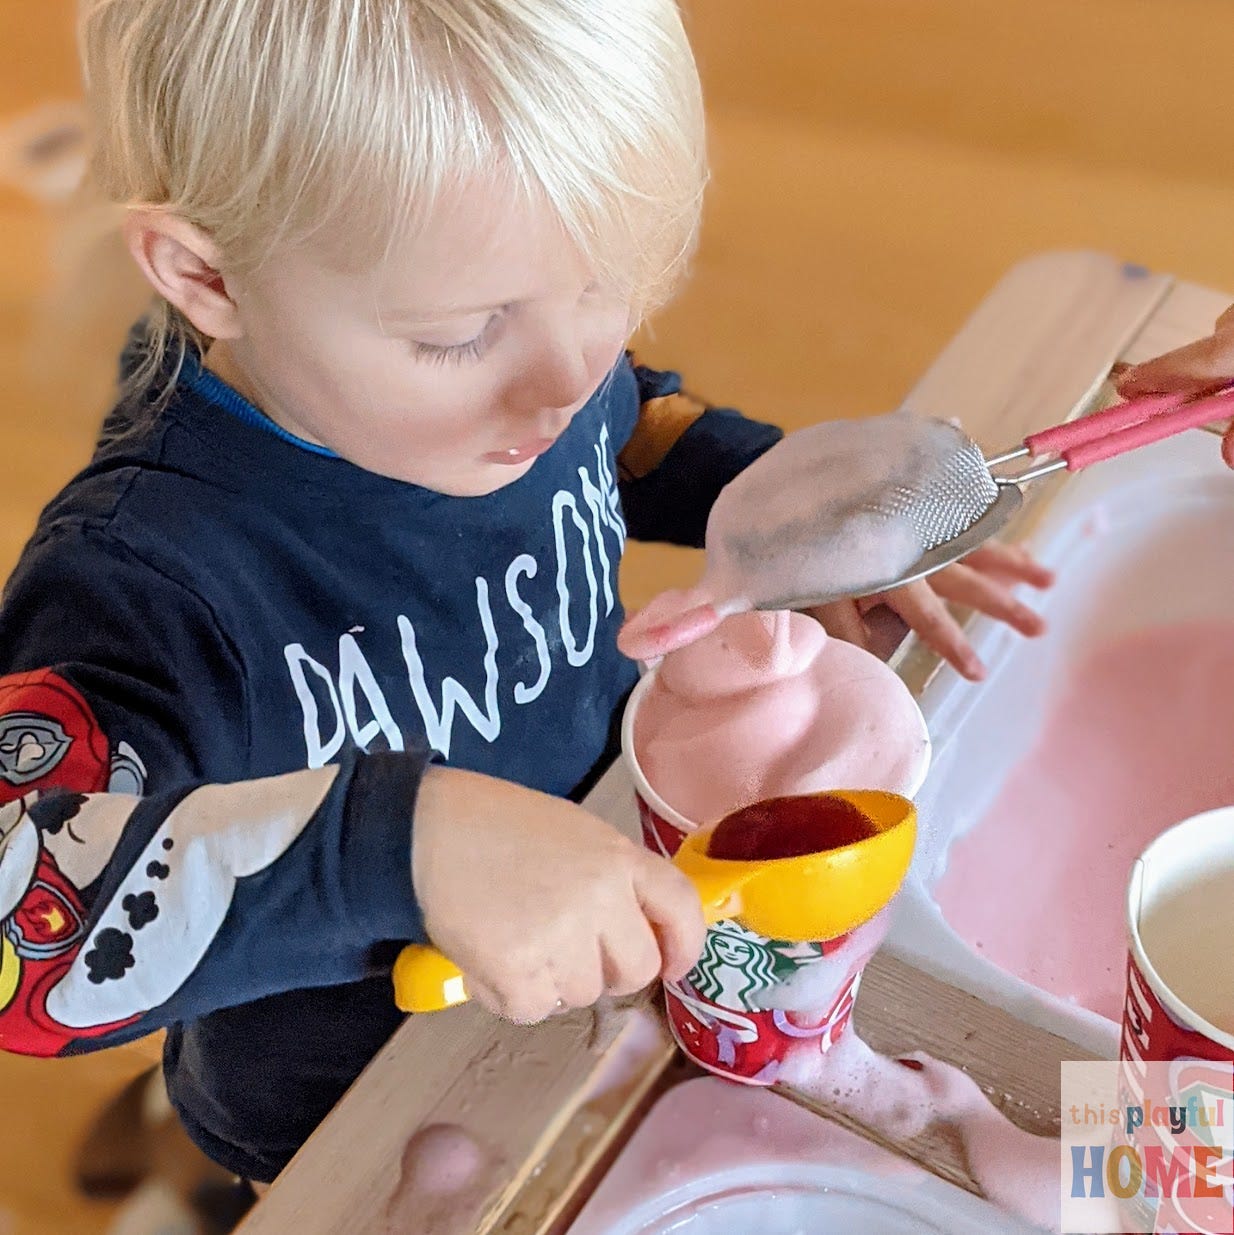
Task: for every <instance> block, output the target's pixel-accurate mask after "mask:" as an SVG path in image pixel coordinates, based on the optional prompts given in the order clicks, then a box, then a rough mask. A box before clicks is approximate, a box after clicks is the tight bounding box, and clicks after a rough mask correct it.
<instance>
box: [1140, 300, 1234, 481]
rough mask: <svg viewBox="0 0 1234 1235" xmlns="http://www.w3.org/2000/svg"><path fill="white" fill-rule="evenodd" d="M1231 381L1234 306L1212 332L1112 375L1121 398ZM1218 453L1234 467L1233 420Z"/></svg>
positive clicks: (1198, 389)
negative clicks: (1115, 375) (1115, 376)
mask: <svg viewBox="0 0 1234 1235" xmlns="http://www.w3.org/2000/svg"><path fill="white" fill-rule="evenodd" d="M1231 382H1234V306H1231V307H1230V308H1228V309H1227V310H1226V311H1225V312H1224V313H1223V314H1222V315H1221V316H1220V317H1219V318H1218V319H1217V324H1216V325H1215V326H1214V327H1213V333H1212V334H1210V335H1208V336H1207V337H1206V338H1203V339H1197V340H1196V341H1195V342H1194V343H1188V344H1187V345H1186V346H1185V347H1179V348H1176V349H1175V350H1174V351H1172V352H1167V353H1166V354H1165V355H1164V356H1158V357H1157V358H1156V359H1155V360H1149V361H1146V362H1145V363H1144V364H1140V365H1135V366H1134V367H1133V368H1130V369H1124V370H1123V372H1122V373H1120V374H1119V375H1118V377H1117V379H1116V384H1117V386H1118V393H1119V394H1120V395H1122V396H1123V398H1124V399H1135V398H1138V397H1139V396H1140V395H1152V394H1168V393H1180V394H1189V395H1190V394H1195V395H1199V394H1206V393H1208V392H1209V391H1212V390H1218V389H1220V388H1221V387H1223V386H1228V385H1229V384H1230V383H1231ZM1221 457H1222V458H1223V459H1224V460H1225V461H1226V464H1227V466H1229V467H1234V423H1232V424H1231V425H1230V428H1229V430H1228V431H1227V432H1226V435H1225V440H1224V442H1223V443H1222V447H1221Z"/></svg>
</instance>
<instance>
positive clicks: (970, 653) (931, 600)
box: [883, 572, 985, 682]
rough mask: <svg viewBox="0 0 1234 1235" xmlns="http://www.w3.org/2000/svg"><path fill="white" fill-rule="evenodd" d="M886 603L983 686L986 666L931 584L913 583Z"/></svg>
mask: <svg viewBox="0 0 1234 1235" xmlns="http://www.w3.org/2000/svg"><path fill="white" fill-rule="evenodd" d="M940 573H941V572H940ZM935 577H936V578H937V576H935ZM883 600H884V603H885V604H886V605H887V606H888V608H890V609H892V610H894V611H895V612H896V613H898V614H899V615H900V617H901V618H903V619H904V621H905V623H906V624H907V625H908V626H909V627H911V628H912V629H913V630H914V631H916V632H917V636H918V638H920V639H921V640H922V641H923V642H924V643H925V644H926V645H927V646H929V647H930V648H932V649H933V650H934V651H935V652H937V653H938V654H939V655H940V656H941V657H943V659H944V660H946V661H948V662H950V663H951V664H952V665H954V666H955V667H956V669H958V670H959V671H960V673H962V674H963V675H964V676H965V677H966V678H968V680H969V681H970V682H980V681H981V679H982V678H984V677H985V666H984V665H983V664H982V663H981V658H980V657H979V656H978V655H977V653H976V652H975V651H974V650H973V645H972V644H971V643H969V641H968V638H967V636H966V635H965V634H964V630H963V628H962V627H961V626H960V624H959V622H957V621H956V620H955V618H954V617H952V615H951V613H950V611H949V610H948V608H947V605H946V604H945V602H944V601H943V599H942V598H941V597H940V596H939V595H938V594H937V593H936V592H935V591H934V589H933V588H932V587H931V586H930V585H929V584H928V583H926V582H924V581H918V582H917V583H910V584H908V585H907V586H906V587H902V588H897V589H896V590H895V591H894V592H888V593H887V595H886V596H885V597H884V598H883Z"/></svg>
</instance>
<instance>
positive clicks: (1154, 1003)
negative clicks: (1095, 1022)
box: [1119, 807, 1234, 1063]
mask: <svg viewBox="0 0 1234 1235" xmlns="http://www.w3.org/2000/svg"><path fill="white" fill-rule="evenodd" d="M1127 936H1128V942H1129V952H1130V956H1129V959H1128V964H1127V999H1126V1003H1125V1004H1124V1008H1123V1033H1122V1042H1121V1047H1120V1051H1119V1055H1120V1058H1122V1059H1125V1060H1128V1061H1130V1062H1132V1063H1136V1062H1139V1061H1141V1060H1150V1059H1151V1060H1169V1059H1214V1060H1219V1061H1221V1062H1224V1063H1234V961H1232V960H1231V957H1232V956H1234V807H1227V808H1225V809H1223V810H1217V811H1211V812H1209V813H1208V814H1205V815H1197V816H1196V817H1195V818H1194V819H1188V820H1187V821H1186V822H1185V823H1180V824H1178V825H1177V826H1176V827H1173V828H1170V830H1169V831H1168V832H1163V833H1162V834H1161V835H1160V836H1159V837H1157V839H1156V840H1155V841H1153V843H1152V844H1151V845H1149V847H1148V848H1147V849H1146V850H1145V851H1144V853H1143V854H1142V855H1141V856H1140V857H1139V858H1138V859H1137V860H1136V863H1135V866H1134V867H1133V868H1132V871H1131V880H1130V883H1129V884H1128V888H1127Z"/></svg>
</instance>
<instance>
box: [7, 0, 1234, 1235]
mask: <svg viewBox="0 0 1234 1235" xmlns="http://www.w3.org/2000/svg"><path fill="white" fill-rule="evenodd" d="M73 7H74V5H73V2H72V0H44V3H41V4H38V5H30V4H25V3H22V2H21V0H0V69H2V71H0V133H2V129H3V125H4V122H5V121H6V120H8V119H9V118H10V117H12V116H15V115H17V114H19V113H21V112H23V111H26V110H28V109H29V108H31V107H34V106H35V105H37V104H40V103H42V102H46V101H49V100H57V99H71V98H73V97H74V95H75V93H76V70H75V66H74V59H73V49H72V36H71V23H72V12H73ZM691 8H692V15H691V26H692V30H693V35H694V38H695V43H696V47H697V50H698V55H699V59H700V63H701V65H702V69H703V74H704V81H705V85H706V89H707V93H708V98H709V106H710V115H711V125H712V141H713V155H714V164H715V179H714V185H713V189H712V192H711V195H710V197H709V200H708V208H707V221H706V228H705V233H704V243H703V247H702V250H701V252H700V255H699V259H698V263H697V270H696V275H695V278H694V281H693V283H692V284H691V286H690V288H689V290H688V291H687V292H686V293H685V294H684V295H683V296H682V298H681V299H680V301H679V302H678V303H677V304H676V305H674V306H673V307H672V308H671V309H670V310H668V311H667V312H666V313H665V314H664V315H663V317H662V318H661V320H660V321H659V322H657V323H656V326H655V330H654V332H652V333H651V335H650V337H649V338H648V340H647V341H646V343H645V345H644V348H643V351H644V354H646V355H647V356H648V358H649V359H651V360H652V361H655V362H659V363H666V364H672V365H673V366H676V367H680V368H682V369H683V370H685V371H686V373H687V374H688V375H689V377H690V379H691V383H692V385H693V386H695V387H696V388H698V389H700V390H702V391H705V392H707V393H708V394H710V395H711V396H712V397H713V398H716V399H722V400H725V401H729V402H732V403H734V404H736V405H738V406H742V407H745V408H747V409H749V410H751V411H754V412H758V413H760V414H762V415H765V416H767V417H768V418H770V419H774V420H776V421H778V422H780V423H782V424H784V425H785V426H787V427H794V426H799V425H802V424H805V423H808V422H810V421H812V420H815V419H818V418H820V417H822V416H827V415H833V414H856V413H859V412H866V411H878V410H883V409H885V408H888V407H891V406H894V405H895V404H896V403H897V402H898V401H899V400H900V399H901V398H902V397H903V395H904V394H905V393H906V392H907V391H908V389H909V388H910V387H911V386H912V385H913V383H914V381H915V379H916V377H917V376H918V375H919V374H920V373H921V372H922V370H923V369H924V368H925V367H926V365H927V364H928V362H929V361H930V359H931V358H932V357H933V356H934V354H935V353H936V352H937V351H938V350H939V349H940V348H941V346H942V345H943V343H944V342H945V341H946V340H947V339H948V338H949V337H950V336H951V335H952V334H953V333H954V331H955V329H956V328H957V326H958V325H959V323H960V322H961V321H962V320H963V318H964V317H965V316H966V315H967V313H968V312H969V310H970V309H971V308H972V306H973V305H974V304H975V303H976V302H977V301H978V300H979V299H980V298H981V297H982V296H983V295H984V293H985V292H986V291H987V290H988V289H989V287H990V286H991V285H992V284H993V283H994V282H995V281H996V279H997V278H998V277H999V276H1000V275H1001V274H1002V273H1003V272H1004V271H1005V270H1006V269H1007V268H1008V267H1009V266H1011V265H1012V264H1013V263H1014V262H1016V261H1018V260H1020V259H1021V258H1023V257H1025V256H1027V255H1028V254H1031V253H1034V252H1038V251H1042V250H1048V249H1057V248H1077V247H1086V248H1097V249H1103V250H1109V251H1113V252H1116V253H1120V254H1122V255H1124V256H1126V257H1128V258H1133V259H1135V260H1137V261H1140V262H1143V263H1145V264H1146V265H1149V266H1151V267H1153V268H1155V269H1159V270H1166V271H1171V272H1173V273H1175V274H1178V275H1180V276H1181V277H1184V278H1188V279H1193V280H1196V281H1198V282H1200V283H1205V284H1208V285H1211V286H1217V287H1231V288H1234V241H1232V240H1231V235H1232V233H1234V229H1232V228H1231V220H1232V219H1234V143H1232V142H1231V141H1230V139H1229V132H1230V128H1231V117H1232V114H1234V106H1232V105H1231V103H1230V101H1229V86H1228V80H1229V71H1228V57H1229V49H1230V48H1231V47H1232V46H1234V9H1232V8H1231V7H1230V5H1229V3H1228V0H1084V3H1082V4H1081V3H1076V0H926V2H923V0H829V2H828V3H827V4H825V5H824V4H819V3H810V2H808V0H771V2H770V3H768V4H765V5H753V4H750V3H749V2H748V0H693V3H692V5H691ZM73 234H74V231H73V228H72V227H71V226H70V225H69V222H68V221H67V220H66V219H65V218H64V217H63V216H62V215H61V214H59V213H57V212H55V211H51V210H48V209H46V208H44V207H41V206H39V205H37V204H36V203H34V202H32V201H31V200H30V199H29V198H28V197H27V196H25V195H24V194H23V193H22V192H21V191H20V190H19V189H18V188H16V187H13V186H12V185H8V184H0V391H2V392H3V394H4V403H3V412H2V415H3V417H4V420H3V437H2V439H0V443H2V444H0V576H2V575H3V574H7V572H8V570H9V569H10V567H11V565H12V562H13V560H14V558H15V556H16V553H17V551H18V550H19V548H20V546H21V544H22V542H23V541H24V539H25V537H26V535H27V534H28V531H29V528H30V527H31V525H32V523H33V520H34V518H35V515H36V513H37V510H38V508H39V506H40V505H41V503H42V502H43V501H44V500H45V499H46V498H47V497H49V496H50V495H51V493H52V492H53V491H54V489H55V487H56V486H57V485H58V484H60V483H61V482H62V481H63V480H64V479H65V478H66V477H67V476H68V475H70V474H71V472H72V471H73V470H74V469H75V468H76V467H77V466H78V465H80V463H81V462H82V461H84V459H85V458H86V457H87V455H88V452H89V448H90V444H91V441H92V435H93V430H94V427H95V425H96V423H97V418H98V415H99V413H100V410H101V407H102V404H103V401H104V399H105V392H106V389H107V386H108V383H109V381H110V375H111V371H112V364H113V356H114V351H115V347H116V344H117V341H118V339H119V338H120V336H121V335H122V333H123V330H124V328H125V326H126V324H127V318H128V313H129V310H130V306H132V305H133V304H134V303H136V302H137V300H136V297H135V292H134V284H133V282H132V280H131V278H130V277H129V276H128V274H127V272H126V271H125V269H124V266H123V264H122V263H121V262H120V261H119V260H118V257H117V254H116V251H115V246H114V245H112V244H110V243H109V242H107V241H106V240H102V241H100V242H98V243H97V244H89V245H86V246H85V247H86V249H87V252H88V254H89V257H90V260H89V261H88V262H87V263H86V264H85V267H84V269H83V268H82V267H81V266H78V265H75V264H74V263H71V262H67V256H66V255H67V253H68V252H69V250H70V249H71V248H72V244H71V243H70V239H67V238H66V237H71V236H72V235H73ZM76 234H77V236H78V238H79V240H78V243H79V244H80V236H81V231H80V228H78V229H77V231H76ZM66 264H67V265H68V267H69V268H68V269H60V267H64V266H65V265H66ZM1170 341H1173V340H1172V339H1171V340H1170ZM688 558H689V555H688V554H686V553H684V552H672V551H667V550H663V549H658V548H644V547H641V546H637V547H635V549H634V550H633V551H632V552H631V554H630V556H629V559H628V561H627V563H626V566H625V569H624V573H623V591H624V593H625V595H626V597H627V600H628V601H630V602H632V603H638V602H640V601H642V600H644V599H646V598H647V597H648V596H649V595H650V594H651V593H652V592H653V591H654V590H655V589H656V588H657V587H659V586H661V585H662V583H663V582H664V581H666V580H668V579H670V578H671V579H679V578H680V577H681V576H682V575H683V574H685V573H688V572H691V571H693V570H694V569H696V566H695V564H694V562H693V561H691V560H687V559H688ZM139 1066H141V1065H140V1060H138V1059H137V1058H136V1057H134V1056H133V1055H132V1054H131V1053H126V1052H118V1053H116V1054H113V1055H111V1056H108V1057H102V1058H92V1059H85V1060H74V1061H68V1062H65V1063H62V1064H59V1063H58V1064H43V1063H39V1062H37V1061H23V1060H15V1059H10V1058H0V1093H3V1095H4V1100H3V1103H2V1104H0V1130H2V1131H3V1133H4V1140H5V1146H6V1153H5V1156H4V1159H3V1162H2V1163H0V1235H69V1233H71V1235H77V1233H79V1232H80V1233H81V1235H92V1233H93V1232H97V1231H101V1230H103V1229H104V1226H105V1222H106V1217H107V1214H106V1210H104V1209H103V1208H101V1207H94V1206H85V1205H81V1204H78V1203H77V1202H76V1201H75V1200H74V1199H73V1198H72V1196H71V1195H70V1194H69V1189H68V1185H67V1182H66V1176H65V1169H66V1162H67V1158H68V1153H69V1150H70V1148H71V1146H72V1144H73V1142H74V1140H75V1138H76V1137H77V1135H78V1134H79V1131H80V1129H81V1127H82V1126H83V1124H84V1122H85V1120H86V1119H87V1118H88V1116H89V1113H90V1111H91V1110H92V1109H93V1108H94V1107H95V1105H96V1104H97V1103H98V1101H99V1100H100V1099H101V1097H102V1095H104V1094H105V1093H108V1092H110V1091H112V1090H113V1089H114V1088H115V1087H116V1086H118V1084H119V1083H120V1082H121V1080H122V1079H123V1078H124V1077H125V1076H126V1075H129V1074H131V1073H132V1072H133V1071H134V1070H136V1068H138V1067H139Z"/></svg>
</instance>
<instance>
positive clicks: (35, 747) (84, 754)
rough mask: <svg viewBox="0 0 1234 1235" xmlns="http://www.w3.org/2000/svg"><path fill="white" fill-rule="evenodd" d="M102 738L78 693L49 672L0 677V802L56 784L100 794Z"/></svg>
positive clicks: (103, 784) (104, 764)
mask: <svg viewBox="0 0 1234 1235" xmlns="http://www.w3.org/2000/svg"><path fill="white" fill-rule="evenodd" d="M108 755H109V752H108V746H107V738H106V737H105V736H104V734H103V731H102V730H101V729H100V728H99V725H98V722H97V721H96V720H95V719H94V714H93V713H92V712H91V711H90V707H89V705H88V704H87V703H86V701H85V699H83V698H82V696H81V694H80V693H79V692H78V691H76V690H74V689H73V687H72V686H70V685H69V684H68V682H66V681H65V680H64V679H63V678H62V677H60V676H58V675H57V674H55V673H51V672H49V671H48V670H41V671H40V672H38V673H19V674H14V675H13V676H12V677H7V678H2V679H0V802H8V801H11V800H12V799H13V798H15V797H22V796H24V795H25V794H27V793H29V792H30V790H31V789H38V788H46V787H50V786H55V787H56V788H58V789H72V790H75V791H76V792H78V793H99V792H101V791H102V790H104V789H106V788H107V781H108V777H109V775H110V763H109V758H108Z"/></svg>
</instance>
